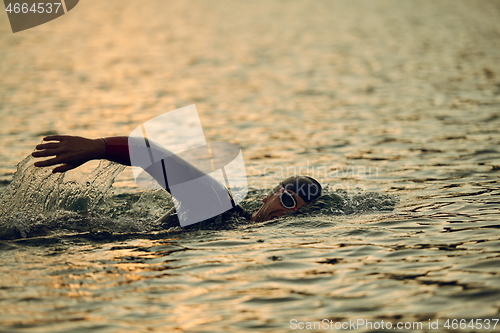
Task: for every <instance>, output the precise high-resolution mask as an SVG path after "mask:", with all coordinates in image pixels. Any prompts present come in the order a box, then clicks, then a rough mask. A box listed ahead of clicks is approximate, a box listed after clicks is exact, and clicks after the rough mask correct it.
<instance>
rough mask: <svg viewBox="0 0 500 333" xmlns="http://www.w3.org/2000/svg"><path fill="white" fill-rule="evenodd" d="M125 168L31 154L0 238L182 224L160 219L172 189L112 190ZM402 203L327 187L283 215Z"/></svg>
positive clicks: (254, 199) (235, 223) (1, 222)
mask: <svg viewBox="0 0 500 333" xmlns="http://www.w3.org/2000/svg"><path fill="white" fill-rule="evenodd" d="M124 168H125V167H124V166H122V165H120V164H116V163H113V162H108V161H101V162H100V164H99V166H98V167H97V168H96V169H95V170H94V171H93V172H91V173H90V174H83V173H81V172H80V171H78V170H73V171H71V172H67V173H62V174H61V173H57V174H52V172H51V170H52V169H51V168H37V167H35V166H34V165H33V158H31V156H28V157H26V158H25V159H24V160H23V161H21V162H20V163H19V164H18V165H17V171H16V173H15V174H14V177H13V180H12V182H11V183H10V185H9V186H8V188H7V189H6V190H5V191H4V193H3V195H2V197H1V199H0V239H18V238H26V237H28V238H31V237H38V236H59V235H68V234H74V233H84V234H87V235H90V236H92V235H94V236H98V237H97V238H99V239H102V238H106V237H108V236H109V235H113V234H117V233H143V232H152V231H162V230H166V229H171V230H177V229H179V228H178V227H175V226H174V224H175V223H174V224H171V225H170V224H165V223H162V222H158V220H157V219H158V218H159V217H161V216H163V215H164V214H165V213H166V212H168V211H169V210H170V209H171V208H172V207H173V206H174V205H173V200H172V197H171V196H170V194H169V193H168V192H166V191H164V190H162V189H161V190H147V191H144V192H141V193H124V194H118V195H114V194H113V193H111V192H112V191H110V189H111V188H112V185H113V181H114V179H115V178H116V176H117V175H118V174H119V173H120V172H121V171H122V170H123V169H124ZM267 195H268V191H267V190H259V189H251V190H250V191H249V195H248V196H247V199H245V200H244V201H243V202H242V203H241V206H242V207H243V208H244V209H245V210H246V211H247V212H250V213H251V212H254V211H256V210H257V209H258V208H259V207H260V206H261V205H262V198H264V197H265V196H267ZM398 202H399V199H398V198H397V197H396V196H393V195H387V194H380V193H376V192H364V191H357V192H354V193H349V192H347V191H345V190H332V189H330V188H329V187H328V186H325V188H324V189H323V195H322V196H321V197H320V198H318V199H317V200H316V201H314V202H312V203H310V204H308V205H306V206H304V207H303V208H302V209H301V210H299V211H297V212H296V213H293V214H290V215H286V216H283V217H281V218H280V219H288V218H290V217H291V216H295V217H299V218H300V216H307V217H310V216H313V217H314V216H315V217H318V216H320V215H347V214H356V213H366V212H373V211H388V210H393V209H394V208H395V207H396V205H397V203H398ZM292 218H293V217H292ZM268 222H269V221H268ZM273 222H274V221H273ZM249 223H251V222H250V221H249V220H248V219H246V218H244V217H243V216H241V215H240V214H234V213H231V212H228V213H227V214H222V215H220V216H218V217H216V218H213V219H210V220H207V221H204V222H202V223H199V224H196V225H194V226H193V228H189V230H192V229H198V230H205V229H207V230H224V229H232V228H238V227H239V226H243V225H248V224H249ZM265 223H266V222H264V224H265ZM175 225H176V224H175ZM91 238H92V237H91Z"/></svg>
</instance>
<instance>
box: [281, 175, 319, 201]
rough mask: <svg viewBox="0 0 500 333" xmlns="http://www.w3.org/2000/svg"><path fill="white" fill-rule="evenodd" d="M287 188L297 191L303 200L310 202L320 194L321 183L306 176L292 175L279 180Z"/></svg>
mask: <svg viewBox="0 0 500 333" xmlns="http://www.w3.org/2000/svg"><path fill="white" fill-rule="evenodd" d="M281 184H283V187H284V188H285V189H287V190H290V191H293V192H295V193H297V194H298V195H299V196H300V197H301V198H302V200H304V201H305V202H311V201H313V200H315V199H317V198H318V197H320V196H321V191H322V187H321V184H320V183H319V182H318V181H317V180H316V179H314V178H312V177H308V176H294V177H290V178H287V179H285V180H283V181H282V182H281Z"/></svg>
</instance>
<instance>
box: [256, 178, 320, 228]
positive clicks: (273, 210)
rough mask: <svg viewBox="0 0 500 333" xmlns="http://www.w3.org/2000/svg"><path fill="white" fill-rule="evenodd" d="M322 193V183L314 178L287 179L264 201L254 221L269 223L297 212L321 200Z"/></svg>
mask: <svg viewBox="0 0 500 333" xmlns="http://www.w3.org/2000/svg"><path fill="white" fill-rule="evenodd" d="M321 191H322V188H321V185H320V183H319V182H318V181H317V180H315V179H314V178H311V177H307V176H294V177H290V178H287V179H285V180H283V181H282V182H281V183H279V184H278V186H276V187H275V188H274V189H273V191H272V192H271V194H269V195H268V196H267V197H265V198H264V199H263V200H262V201H263V202H264V204H263V205H262V207H260V209H259V210H258V211H257V212H256V213H255V214H253V216H252V221H257V222H262V221H267V220H271V219H273V218H276V217H279V216H282V215H285V214H287V213H291V212H294V211H297V210H299V209H300V208H302V207H303V206H304V205H305V204H307V203H309V202H311V201H314V200H316V199H317V198H319V197H320V196H321Z"/></svg>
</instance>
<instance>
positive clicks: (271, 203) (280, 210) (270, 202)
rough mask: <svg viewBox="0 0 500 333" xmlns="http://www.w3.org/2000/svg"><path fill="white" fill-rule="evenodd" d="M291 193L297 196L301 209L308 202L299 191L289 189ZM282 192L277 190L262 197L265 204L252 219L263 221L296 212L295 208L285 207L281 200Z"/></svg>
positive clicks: (298, 205)
mask: <svg viewBox="0 0 500 333" xmlns="http://www.w3.org/2000/svg"><path fill="white" fill-rule="evenodd" d="M287 191H288V192H289V193H291V194H292V195H293V197H294V198H295V202H296V203H297V206H296V207H297V209H300V208H301V207H302V206H304V205H305V204H306V202H305V201H304V199H302V198H301V197H300V196H299V195H298V194H297V193H295V192H293V191H290V190H287ZM280 194H281V193H280V192H279V191H278V190H275V191H274V193H271V194H269V195H268V196H267V197H265V198H264V199H262V201H263V202H264V204H263V205H262V207H260V208H259V210H258V211H257V212H256V213H255V214H253V216H252V221H256V222H263V221H268V220H272V219H274V218H276V217H280V216H282V215H285V214H288V213H291V212H294V211H295V210H294V209H288V208H285V207H283V205H282V204H281V201H280Z"/></svg>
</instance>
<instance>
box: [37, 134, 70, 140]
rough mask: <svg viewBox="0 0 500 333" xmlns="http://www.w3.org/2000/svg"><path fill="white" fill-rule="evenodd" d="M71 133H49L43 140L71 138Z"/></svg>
mask: <svg viewBox="0 0 500 333" xmlns="http://www.w3.org/2000/svg"><path fill="white" fill-rule="evenodd" d="M70 137H71V136H69V135H49V136H46V137H44V138H43V141H63V140H65V139H67V138H70Z"/></svg>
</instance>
